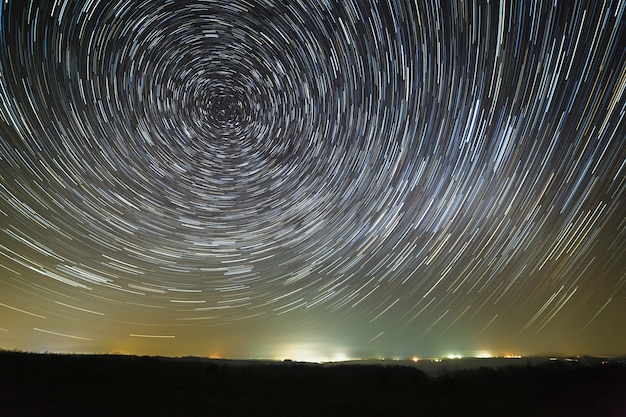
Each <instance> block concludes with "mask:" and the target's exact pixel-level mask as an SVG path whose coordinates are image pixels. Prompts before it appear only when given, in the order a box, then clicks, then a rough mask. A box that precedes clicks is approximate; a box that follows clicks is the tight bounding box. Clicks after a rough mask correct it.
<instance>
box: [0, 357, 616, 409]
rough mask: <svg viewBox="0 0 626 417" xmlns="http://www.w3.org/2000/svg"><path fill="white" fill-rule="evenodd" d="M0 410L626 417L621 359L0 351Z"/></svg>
mask: <svg viewBox="0 0 626 417" xmlns="http://www.w3.org/2000/svg"><path fill="white" fill-rule="evenodd" d="M0 416H294V417H295V416H455V417H456V416H461V417H462V416H481V417H482V416H498V417H507V416H524V417H526V416H550V417H557V416H567V417H570V416H584V417H604V416H606V417H624V416H626V366H625V365H624V363H623V361H621V360H617V359H612V360H606V359H599V358H580V360H578V361H561V360H559V361H548V360H545V361H538V362H536V363H534V364H524V365H512V366H505V367H498V368H488V367H479V368H474V369H457V370H453V371H447V372H445V373H444V374H443V375H441V376H439V377H437V378H432V377H429V376H427V374H425V373H424V372H423V371H422V370H420V369H417V368H416V367H410V366H398V365H379V364H374V365H372V364H368V365H360V364H350V365H345V364H344V365H340V364H337V365H328V364H326V365H318V364H305V363H298V362H281V363H272V362H254V361H247V362H235V361H225V360H209V359H203V358H179V359H171V358H161V357H137V356H120V355H44V354H30V353H21V352H8V351H0Z"/></svg>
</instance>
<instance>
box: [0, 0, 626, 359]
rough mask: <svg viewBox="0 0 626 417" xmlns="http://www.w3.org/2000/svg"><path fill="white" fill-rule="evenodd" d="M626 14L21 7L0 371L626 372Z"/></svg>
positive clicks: (7, 133)
mask: <svg viewBox="0 0 626 417" xmlns="http://www.w3.org/2000/svg"><path fill="white" fill-rule="evenodd" d="M625 10H626V3H625V2H624V1H605V2H599V1H598V2H590V3H588V2H575V1H549V2H548V1H515V2H509V1H502V2H489V1H479V2H467V1H456V0H450V1H440V2H439V1H421V0H418V1H409V0H379V1H373V0H372V1H357V0H345V1H321V0H320V1H308V0H301V1H271V0H268V1H258V2H257V1H253V0H248V1H244V0H241V1H228V2H227V1H217V0H200V1H187V0H180V1H178V0H177V1H165V0H137V1H129V0H113V1H96V0H76V1H73V0H55V1H34V0H20V1H13V0H4V1H2V3H1V6H0V13H1V15H0V232H1V233H0V255H1V256H0V267H1V268H0V348H4V349H23V350H30V351H61V352H101V353H107V352H122V353H139V354H146V353H147V354H165V355H190V354H193V355H203V356H222V357H248V358H285V357H292V358H294V359H306V358H313V357H315V358H327V359H332V358H337V357H342V358H343V357H411V356H422V357H424V356H438V355H444V354H446V353H449V352H457V353H459V354H464V355H469V354H473V353H474V352H478V351H480V352H483V351H489V352H493V353H494V354H499V355H503V354H512V353H514V354H518V353H519V354H543V353H552V352H554V353H563V354H623V353H624V352H626V321H625V320H624V318H625V317H626V287H625V284H626V261H625V260H626V217H625V216H624V212H625V206H624V198H625V194H624V190H625V184H624V181H625V178H626V162H625V161H626V146H625V143H626V121H625V119H624V116H625V111H626V94H625V88H626V52H625V51H626V25H625V24H624V13H625Z"/></svg>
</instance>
